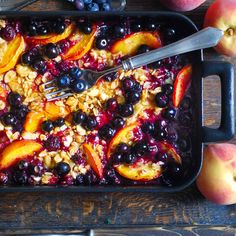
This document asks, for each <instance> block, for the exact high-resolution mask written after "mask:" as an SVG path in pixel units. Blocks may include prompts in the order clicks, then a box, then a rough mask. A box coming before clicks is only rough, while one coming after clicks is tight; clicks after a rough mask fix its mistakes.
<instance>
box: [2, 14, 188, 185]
mask: <svg viewBox="0 0 236 236" xmlns="http://www.w3.org/2000/svg"><path fill="white" fill-rule="evenodd" d="M0 27H1V30H0V37H1V38H0V185H120V186H127V185H147V184H151V185H166V186H172V185H176V184H177V183H178V182H179V181H181V180H182V179H183V178H184V176H185V174H186V173H187V171H188V163H189V160H190V156H191V139H190V137H191V128H192V113H191V96H190V92H189V91H188V88H189V86H190V80H191V74H192V67H191V65H190V64H189V62H188V60H187V58H186V57H185V56H175V57H171V58H167V59H164V60H161V61H157V62H156V63H153V64H151V65H148V66H144V67H142V68H138V69H135V70H133V71H127V72H124V71H122V70H121V71H119V72H117V73H112V74H110V75H108V76H106V77H104V78H102V79H101V80H100V81H98V82H97V84H96V85H95V86H93V87H92V88H90V89H88V90H84V88H83V84H81V80H80V76H81V74H82V73H83V72H82V69H84V68H86V69H92V70H98V71H102V70H105V69H107V68H110V67H113V66H116V65H118V64H120V63H121V61H122V59H127V58H128V57H130V56H133V55H136V54H140V53H144V52H148V51H149V50H152V49H155V48H159V47H162V46H163V45H166V44H168V43H171V42H173V41H174V40H176V35H175V30H174V29H172V28H169V27H167V26H166V25H161V24H157V23H156V21H155V19H151V18H150V19H146V21H142V22H141V21H139V20H138V19H137V20H130V19H122V20H121V21H120V22H112V21H107V22H99V21H98V20H96V21H95V20H93V21H91V20H90V21H89V20H88V19H84V18H79V19H69V18H57V19H43V20H42V19H41V18H38V19H37V18H36V19H25V20H21V21H18V20H12V19H4V20H0ZM50 80H56V84H57V86H58V87H59V88H62V89H63V88H70V89H71V90H72V91H73V95H72V96H70V97H67V98H64V99H60V100H56V101H54V102H49V101H47V100H46V98H45V94H44V91H43V89H42V84H43V83H45V82H48V81H50Z"/></svg>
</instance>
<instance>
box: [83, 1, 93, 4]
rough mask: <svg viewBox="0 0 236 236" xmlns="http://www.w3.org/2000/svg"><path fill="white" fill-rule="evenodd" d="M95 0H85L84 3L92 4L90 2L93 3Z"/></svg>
mask: <svg viewBox="0 0 236 236" xmlns="http://www.w3.org/2000/svg"><path fill="white" fill-rule="evenodd" d="M92 2H93V0H84V3H85V4H90V3H92Z"/></svg>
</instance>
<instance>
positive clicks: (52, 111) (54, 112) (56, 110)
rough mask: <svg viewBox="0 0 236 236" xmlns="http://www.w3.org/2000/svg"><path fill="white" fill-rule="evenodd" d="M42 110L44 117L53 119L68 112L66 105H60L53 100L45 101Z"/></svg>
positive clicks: (64, 115)
mask: <svg viewBox="0 0 236 236" xmlns="http://www.w3.org/2000/svg"><path fill="white" fill-rule="evenodd" d="M44 110H45V115H46V117H47V118H48V119H50V120H55V119H57V118H59V117H63V118H64V117H66V116H67V115H69V114H70V109H69V108H68V107H60V106H57V105H56V104H55V103H53V102H47V103H46V104H45V107H44Z"/></svg>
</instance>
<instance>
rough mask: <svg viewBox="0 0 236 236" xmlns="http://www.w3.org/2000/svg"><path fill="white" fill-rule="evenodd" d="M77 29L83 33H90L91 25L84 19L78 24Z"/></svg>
mask: <svg viewBox="0 0 236 236" xmlns="http://www.w3.org/2000/svg"><path fill="white" fill-rule="evenodd" d="M79 29H80V30H81V32H82V33H84V34H90V33H92V31H93V26H92V24H91V23H90V22H87V21H85V22H83V23H81V24H80V25H79Z"/></svg>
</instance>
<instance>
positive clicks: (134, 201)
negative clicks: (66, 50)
mask: <svg viewBox="0 0 236 236" xmlns="http://www.w3.org/2000/svg"><path fill="white" fill-rule="evenodd" d="M211 2H212V1H206V2H205V3H204V4H203V5H202V6H201V7H200V8H198V9H197V10H195V11H192V12H191V13H187V14H186V15H187V16H189V17H190V18H191V19H192V20H193V21H194V22H195V23H196V24H197V25H198V26H199V27H200V26H201V25H202V21H203V17H204V14H205V12H206V9H207V7H208V6H209V4H210V3H211ZM56 9H63V10H65V9H70V8H69V7H68V5H67V4H65V3H64V1H63V0H61V1H59V0H54V1H47V0H40V1H38V2H37V3H34V4H33V5H31V6H30V7H27V8H26V10H30V11H32V10H40V11H43V10H56ZM126 9H127V10H163V9H164V8H163V7H161V6H160V3H159V1H157V0H145V1H144V0H128V5H127V8H126ZM205 56H206V58H207V59H209V60H228V61H230V59H227V58H224V57H222V56H221V57H220V56H218V55H217V54H216V53H215V52H214V51H213V50H208V51H207V52H206V53H205ZM231 62H232V63H235V62H236V61H234V60H233V59H231ZM204 100H205V108H204V115H205V124H206V125H209V126H213V127H216V126H217V125H218V124H219V121H220V106H221V104H220V84H219V81H218V80H215V78H214V77H211V78H209V79H207V80H206V82H205V90H204ZM231 142H232V143H236V139H234V140H232V141H231ZM235 224H236V207H235V205H231V206H217V205H215V204H213V203H210V202H208V201H207V200H205V199H204V198H203V197H202V196H201V194H200V193H199V192H198V190H197V189H196V187H195V185H193V186H191V187H189V188H188V189H186V190H185V191H182V192H180V193H175V194H160V193H136V194H135V193H104V194H102V193H94V194H91V193H1V194H0V232H8V233H14V234H16V233H17V232H19V231H20V230H23V231H21V233H22V232H24V233H26V232H31V233H32V232H34V233H37V232H42V230H43V232H65V231H67V232H77V231H78V230H79V229H89V228H98V227H114V226H116V227H122V226H127V225H132V226H136V227H137V226H153V225H155V226H164V227H168V226H172V227H173V226H177V225H178V226H180V227H186V226H189V225H191V226H194V228H199V227H200V228H201V229H202V227H203V225H204V226H205V227H207V229H208V228H209V226H212V228H213V229H216V230H219V231H218V233H219V232H220V230H222V229H224V227H223V228H222V227H221V226H229V227H232V226H234V225H235ZM205 227H203V229H205ZM185 229H186V230H190V231H191V230H192V228H191V227H188V228H185ZM218 233H216V232H215V233H214V234H212V235H221V234H218ZM189 235H192V234H189ZM204 235H206V234H204ZM229 235H231V234H229ZM232 235H233V234H232Z"/></svg>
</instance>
